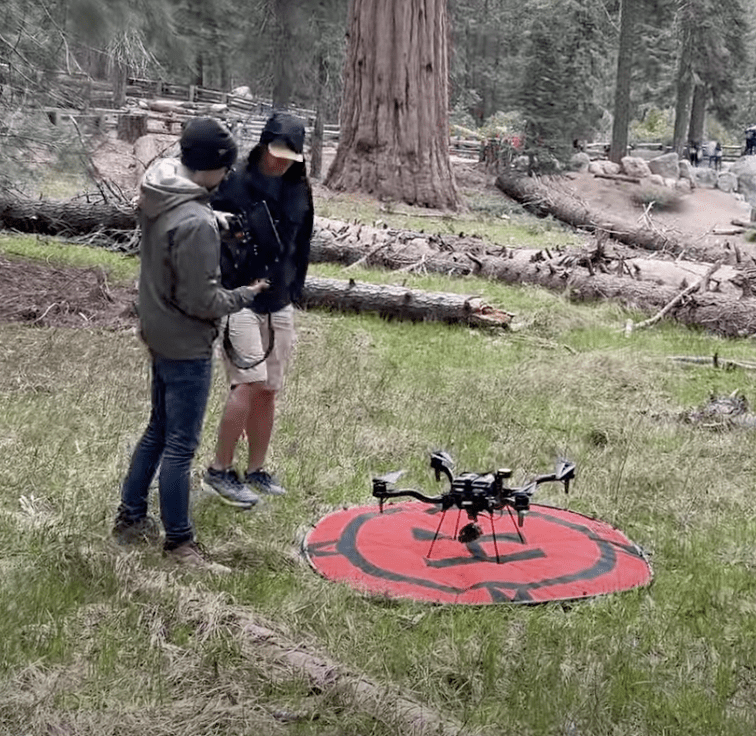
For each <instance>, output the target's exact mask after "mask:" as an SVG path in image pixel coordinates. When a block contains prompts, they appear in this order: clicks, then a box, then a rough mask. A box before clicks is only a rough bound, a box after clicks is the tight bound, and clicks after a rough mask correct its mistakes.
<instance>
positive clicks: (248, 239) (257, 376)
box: [204, 112, 313, 508]
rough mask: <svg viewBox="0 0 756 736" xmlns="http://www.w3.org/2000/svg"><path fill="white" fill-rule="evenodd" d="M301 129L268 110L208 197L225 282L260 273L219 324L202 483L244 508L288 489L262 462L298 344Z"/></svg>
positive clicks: (303, 212) (305, 190)
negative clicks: (242, 451) (223, 393)
mask: <svg viewBox="0 0 756 736" xmlns="http://www.w3.org/2000/svg"><path fill="white" fill-rule="evenodd" d="M304 138H305V130H304V125H303V123H302V122H301V120H299V119H298V118H297V117H295V116H293V115H291V114H289V113H283V112H277V113H274V114H273V115H272V116H271V117H270V118H269V119H268V121H267V122H266V124H265V127H264V129H263V132H262V135H261V136H260V142H259V143H258V145H257V146H255V147H254V148H253V149H252V151H250V154H249V157H248V159H247V162H246V166H244V167H242V168H237V169H235V170H233V171H232V172H231V173H230V174H229V176H228V177H227V178H226V179H225V180H224V181H223V183H222V184H221V186H220V187H219V188H218V191H217V192H216V194H215V195H214V197H213V200H212V204H213V208H214V209H215V210H216V214H217V217H218V220H219V223H220V224H221V227H222V228H223V227H224V226H225V228H226V233H227V234H226V237H224V242H223V245H222V249H221V273H222V283H223V285H224V286H225V287H226V288H234V287H235V285H236V284H245V283H251V282H252V281H254V280H256V279H266V280H267V283H268V288H267V289H265V291H264V292H260V293H259V294H258V295H257V297H255V300H254V302H253V304H252V306H251V308H250V309H243V310H241V311H240V312H238V313H236V314H233V315H229V317H228V319H227V320H226V322H225V324H224V328H223V329H224V339H223V345H224V349H223V362H224V365H225V368H226V373H227V376H228V380H229V386H230V389H229V393H228V398H227V400H226V405H225V408H224V411H223V416H222V417H221V421H220V426H219V429H218V438H217V442H216V448H215V457H214V459H213V461H212V463H211V464H210V467H208V469H207V471H206V472H205V475H204V482H205V484H206V485H207V486H209V487H210V488H211V489H213V490H214V491H215V492H216V493H217V494H218V495H219V496H220V497H221V499H222V500H224V501H226V502H227V503H230V504H232V505H235V506H238V507H240V508H250V507H252V506H254V505H255V504H256V503H257V501H258V500H259V495H258V494H259V493H265V494H268V495H281V494H283V493H285V491H284V489H283V487H282V486H281V484H280V483H279V482H278V480H277V479H276V478H275V477H274V476H272V475H271V474H270V473H269V472H268V471H267V470H265V468H264V465H265V458H266V455H267V452H268V447H269V445H270V440H271V437H272V433H273V425H274V418H275V404H276V395H277V393H278V392H279V391H280V390H281V388H282V386H283V380H284V374H285V371H286V366H287V364H288V362H289V360H290V358H291V354H292V350H293V347H294V342H295V330H294V308H293V304H294V303H296V302H298V301H299V300H300V298H301V295H302V289H303V287H304V282H305V276H306V274H307V267H308V264H309V258H310V237H311V236H312V228H313V204H312V190H311V188H310V184H309V182H308V180H307V174H306V167H305V161H304V155H303V147H304ZM242 434H246V438H247V445H248V456H247V466H246V471H245V473H244V476H243V478H240V477H239V475H238V473H237V472H236V469H235V467H234V451H235V449H236V444H237V442H238V440H239V438H240V437H241V436H242Z"/></svg>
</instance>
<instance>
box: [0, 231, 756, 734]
mask: <svg viewBox="0 0 756 736" xmlns="http://www.w3.org/2000/svg"><path fill="white" fill-rule="evenodd" d="M0 247H2V248H3V250H5V251H11V252H15V253H26V254H27V255H29V256H31V257H36V258H40V257H48V258H52V259H54V260H56V261H57V260H60V259H61V258H65V257H71V256H72V254H73V253H74V251H72V250H71V247H65V246H64V247H59V246H55V245H50V246H49V250H46V248H48V246H46V245H44V244H42V245H38V244H36V245H35V244H34V241H31V240H28V239H13V240H12V242H11V240H5V239H4V240H3V241H2V243H1V244H0ZM39 248H42V252H41V253H40V252H39V251H38V249H39ZM75 254H76V259H77V262H78V259H82V258H84V260H85V261H86V260H87V259H90V258H93V259H96V260H98V261H99V262H101V263H103V264H104V265H106V266H107V267H108V268H110V269H112V270H111V273H114V274H116V273H117V274H118V278H122V279H129V278H133V275H134V273H135V266H136V264H135V262H134V261H130V260H129V259H123V258H122V257H120V256H117V255H115V254H108V253H103V252H101V251H97V252H94V251H86V250H85V249H79V250H76V251H75ZM339 271H340V269H339V268H338V267H335V266H318V267H317V268H314V269H313V270H312V273H314V274H316V275H323V276H338V275H339ZM349 276H350V277H352V278H356V279H363V280H368V279H369V280H372V281H376V282H386V283H393V282H394V279H395V278H396V276H395V275H392V274H391V273H383V272H366V271H362V272H359V271H357V270H356V269H351V270H350V272H349ZM401 278H402V280H403V281H404V282H406V283H407V285H408V286H414V287H416V288H427V289H429V290H433V291H462V292H465V293H476V294H481V295H483V296H484V297H485V298H486V300H487V301H489V302H490V303H492V304H495V305H496V306H499V307H501V308H504V309H506V310H508V311H512V312H515V313H516V314H517V318H516V322H517V324H518V330H517V331H514V332H500V333H499V332H488V331H484V330H476V329H470V328H466V327H458V326H457V327H455V326H444V325H438V324H430V323H427V324H409V323H403V322H398V321H394V322H385V321H383V320H381V319H379V318H378V317H374V316H369V315H362V316H359V315H357V316H346V315H342V314H338V313H329V312H321V311H317V312H316V311H312V312H302V313H299V314H298V325H299V344H298V348H297V353H296V359H295V361H294V363H293V366H292V370H291V373H290V376H289V379H288V383H287V386H286V389H285V392H284V394H283V396H282V400H281V404H280V414H279V417H278V421H277V429H276V435H275V437H274V441H273V447H272V451H271V457H270V461H271V465H272V466H273V467H274V468H275V469H276V471H277V472H278V473H279V474H280V475H281V477H282V478H283V479H284V480H285V483H286V485H287V487H288V488H289V494H288V495H287V496H286V497H284V498H281V499H275V500H270V501H268V502H267V503H265V504H263V505H261V507H259V508H258V509H256V510H254V511H253V512H250V513H240V512H236V511H234V510H231V509H229V508H228V507H226V506H223V505H222V504H220V503H218V502H216V501H214V500H213V499H211V498H208V497H206V496H204V495H203V494H202V493H201V490H200V484H199V477H200V474H201V470H202V468H203V467H204V466H205V464H206V463H207V462H208V461H209V459H210V457H211V453H212V447H213V444H214V438H215V431H216V427H217V422H218V419H219V413H220V410H221V407H222V403H223V401H224V398H225V387H224V382H223V377H222V374H221V371H217V372H216V377H215V383H214V387H213V393H212V396H211V401H210V406H209V409H208V413H207V418H206V424H205V430H204V435H203V442H202V445H201V448H200V451H199V453H198V457H197V460H196V463H195V469H194V473H193V485H194V489H195V491H196V494H195V503H194V512H193V513H194V519H195V523H196V526H197V529H198V533H199V537H200V540H201V541H202V542H203V543H204V544H205V545H206V546H207V547H208V548H209V549H210V550H211V551H212V553H213V554H214V556H215V558H216V559H218V560H219V561H221V562H223V563H225V564H228V565H230V566H232V567H233V568H234V570H235V573H234V574H233V575H232V576H230V577H227V578H222V579H219V578H212V577H201V576H189V575H179V574H176V573H175V572H173V571H172V570H171V569H170V568H169V567H166V564H165V563H164V562H163V560H162V557H161V555H160V550H159V549H146V550H136V551H132V552H129V553H126V552H124V551H123V550H121V549H118V548H115V547H114V546H113V545H112V543H111V541H110V538H109V533H110V527H111V524H112V520H113V515H114V511H115V508H116V505H117V501H118V493H119V483H120V481H121V479H122V477H123V474H124V472H125V469H126V465H127V462H128V458H129V451H130V448H131V447H132V446H133V443H134V442H135V441H136V440H137V439H138V437H139V435H140V433H141V431H142V430H143V429H144V426H145V424H146V420H147V414H148V411H149V370H148V364H147V361H146V356H145V353H144V350H143V348H142V347H141V346H140V344H139V342H138V341H137V339H136V337H135V336H134V335H133V334H131V333H126V332H124V333H109V332H105V331H95V330H83V329H82V330H63V329H47V328H34V327H29V326H24V325H17V324H5V325H0V417H2V419H1V420H0V423H1V426H2V432H0V447H1V448H2V453H1V454H0V477H1V478H2V483H0V550H2V551H0V570H2V573H3V574H2V576H1V577H0V601H2V611H3V615H2V616H0V734H8V735H11V734H12V735H13V736H21V735H23V736H52V735H53V734H55V735H57V734H61V735H63V734H66V735H67V734H76V735H77V736H82V735H86V736H89V734H92V735H93V736H94V734H97V736H142V735H144V736H162V735H163V734H165V735H166V736H167V735H168V734H191V735H192V736H200V735H202V736H204V735H208V736H210V735H211V734H218V735H220V734H223V735H226V734H229V735H230V734H234V735H236V734H253V733H254V734H257V735H261V734H266V735H267V734H279V733H280V734H283V733H285V734H298V735H299V734H302V735H305V734H325V735H327V736H331V735H332V736H342V735H347V734H348V735H350V736H352V735H353V736H368V735H374V736H389V735H392V736H393V735H395V734H397V733H402V732H403V731H402V726H401V723H402V722H403V721H401V719H400V716H399V715H398V714H397V710H396V707H395V705H396V700H397V699H399V698H408V699H411V700H412V701H414V702H416V703H419V704H422V705H423V706H424V707H425V708H427V709H428V712H429V713H433V714H435V716H437V717H438V718H440V719H441V720H442V721H448V722H449V723H450V724H457V726H460V724H461V726H460V728H459V730H457V731H455V730H452V729H450V730H448V731H442V730H440V727H439V728H438V729H436V730H432V729H431V727H430V726H428V728H426V729H425V730H422V729H421V730H418V733H442V732H448V733H460V734H477V733H486V734H518V735H519V736H651V735H659V736H661V735H662V734H665V735H667V736H677V735H680V736H683V735H684V736H714V735H716V736H720V735H721V736H752V735H753V733H754V732H756V706H754V702H755V701H756V669H755V665H754V663H756V616H755V615H754V613H755V609H756V603H755V602H754V601H756V575H755V571H756V549H755V548H754V540H755V538H756V516H755V513H754V512H755V511H756V496H755V495H754V475H755V473H756V461H755V460H754V453H753V448H754V436H753V430H749V429H743V428H740V429H738V428H734V429H726V428H712V427H703V426H700V425H696V424H691V423H688V422H684V421H681V415H682V414H684V413H685V412H687V411H689V410H690V409H693V408H695V407H698V406H700V405H702V404H704V403H706V401H707V400H708V399H709V397H710V396H711V395H717V396H721V395H728V394H730V393H732V392H733V391H736V390H737V391H741V392H742V393H743V394H744V395H745V396H746V397H747V398H748V399H749V400H756V399H755V391H754V389H755V388H756V382H755V381H754V376H753V375H752V374H751V373H749V372H747V371H744V370H730V371H723V370H717V369H714V368H711V367H701V366H690V365H684V364H680V363H677V362H674V361H672V360H670V357H671V356H673V355H696V356H698V355H712V354H713V353H715V352H716V353H718V354H719V356H720V357H721V358H729V359H733V360H740V361H748V360H751V359H752V355H753V352H754V346H753V343H752V342H751V341H747V340H740V341H734V340H722V339H719V338H717V337H714V336H711V335H707V334H705V333H704V332H701V331H694V330H690V329H683V328H681V327H678V326H675V325H672V324H668V323H661V324H658V325H656V326H655V327H653V328H651V329H648V330H641V331H637V332H635V333H634V334H633V335H632V336H631V337H629V338H627V337H625V336H624V334H623V329H622V328H623V326H624V324H625V320H626V319H627V317H628V316H630V317H632V318H634V319H635V318H639V315H635V314H630V315H628V313H626V312H625V311H624V310H622V309H620V308H619V307H617V306H615V305H612V304H600V305H591V306H589V305H575V304H572V303H569V302H568V301H566V300H565V299H563V298H562V297H561V296H559V295H554V294H550V293H547V292H545V291H542V290H539V289H535V288H532V287H521V288H518V287H513V286H504V285H499V284H495V283H491V282H484V281H479V280H473V279H465V280H464V281H460V280H457V281H452V280H449V279H445V278H442V277H436V276H433V277H431V276H412V275H408V274H401ZM436 448H445V449H447V450H449V451H450V452H451V453H452V454H453V455H454V456H455V458H456V459H457V461H458V465H459V466H461V467H460V469H462V468H469V469H484V468H488V467H500V466H502V465H506V466H510V467H512V468H514V469H516V471H517V474H518V477H522V475H527V474H535V473H539V472H543V471H545V470H548V469H549V468H550V467H551V465H552V463H553V460H554V458H555V456H556V455H558V454H562V455H567V456H568V457H570V458H571V459H572V460H573V461H575V462H576V463H577V467H578V476H577V480H576V482H575V484H574V486H573V489H572V491H571V494H570V496H569V497H567V498H565V497H564V495H563V494H561V491H560V490H559V489H558V488H557V487H556V486H555V487H553V488H552V487H548V486H545V487H543V489H542V490H539V493H538V497H537V499H536V500H538V501H543V502H546V503H553V504H554V505H558V506H565V505H566V506H568V507H569V508H570V509H573V510H575V511H578V512H581V513H583V514H587V515H591V516H597V517H599V518H601V519H603V520H605V521H607V522H609V523H611V524H614V525H616V526H617V527H619V528H620V529H622V530H623V531H624V532H625V533H626V534H627V535H628V536H629V537H630V538H631V539H632V540H633V541H634V542H636V543H637V544H639V545H640V546H641V547H642V548H643V549H644V550H645V551H646V552H647V554H648V555H649V559H650V561H651V564H652V566H653V570H654V576H655V577H654V582H653V583H652V585H651V586H649V587H648V588H644V589H639V590H633V591H630V592H625V593H620V594H616V595H609V596H605V597H600V598H595V599H591V600H586V601H581V602H573V603H568V604H561V603H558V604H545V605H539V606H516V605H506V604H504V605H492V606H483V607H464V606H457V607H455V606H441V605H427V604H421V603H416V602H412V601H390V600H386V599H374V598H369V597H365V596H362V595H361V594H359V593H357V592H356V591H355V590H353V589H351V588H349V587H347V586H343V585H340V584H334V583H330V582H328V581H326V580H324V579H322V578H321V577H319V576H318V575H317V574H316V573H314V572H313V571H312V569H311V568H310V567H309V566H308V565H306V564H304V563H302V562H301V561H299V560H298V542H299V540H300V539H301V536H302V534H303V532H305V531H306V530H307V529H309V528H310V527H311V526H312V525H313V524H314V523H315V522H317V520H318V519H319V518H321V516H322V515H323V514H324V513H326V512H328V511H330V510H333V509H335V508H338V507H340V506H342V505H355V504H367V503H371V502H372V499H371V496H370V482H369V481H370V477H371V475H372V474H379V473H383V472H386V471H388V470H393V469H396V468H400V467H401V468H406V469H407V470H408V475H407V479H408V482H409V483H416V484H426V485H427V484H428V481H429V480H430V474H429V471H428V469H427V456H428V452H429V451H430V450H433V449H436ZM255 627H258V629H255ZM255 631H257V632H258V634H259V631H265V632H273V633H274V634H275V647H273V644H272V643H271V642H268V644H270V646H268V645H266V641H267V640H264V639H261V638H259V636H256V635H255ZM295 652H307V653H309V654H311V655H312V656H313V657H316V658H318V659H322V660H323V661H326V662H329V663H330V664H331V665H333V666H334V668H335V670H336V671H337V672H338V673H342V674H343V675H344V677H347V674H348V675H349V676H354V677H363V678H365V680H366V681H370V682H371V683H373V684H375V685H376V686H377V687H379V688H381V690H380V692H382V693H383V696H382V699H381V698H378V699H377V700H376V699H374V698H371V697H368V696H367V695H366V694H365V692H364V691H361V690H360V689H359V688H358V687H351V686H347V685H346V684H345V682H344V681H343V679H342V680H340V679H339V678H338V677H334V678H332V679H331V680H330V681H329V680H327V679H326V682H325V684H323V683H320V684H319V685H318V686H317V687H315V686H313V682H312V678H311V677H308V676H306V674H305V673H304V672H303V670H302V668H297V666H295V665H294V664H292V659H291V656H290V655H291V654H292V653H295ZM329 683H330V684H329Z"/></svg>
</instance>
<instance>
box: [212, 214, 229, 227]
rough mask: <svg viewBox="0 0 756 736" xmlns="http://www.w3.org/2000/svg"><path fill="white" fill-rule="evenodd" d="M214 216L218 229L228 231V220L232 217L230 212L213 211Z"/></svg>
mask: <svg viewBox="0 0 756 736" xmlns="http://www.w3.org/2000/svg"><path fill="white" fill-rule="evenodd" d="M213 214H214V215H215V221H216V222H217V223H218V227H219V228H220V229H221V230H228V228H229V222H228V221H229V220H230V219H231V218H232V217H233V215H232V214H231V213H230V212H221V211H220V210H213Z"/></svg>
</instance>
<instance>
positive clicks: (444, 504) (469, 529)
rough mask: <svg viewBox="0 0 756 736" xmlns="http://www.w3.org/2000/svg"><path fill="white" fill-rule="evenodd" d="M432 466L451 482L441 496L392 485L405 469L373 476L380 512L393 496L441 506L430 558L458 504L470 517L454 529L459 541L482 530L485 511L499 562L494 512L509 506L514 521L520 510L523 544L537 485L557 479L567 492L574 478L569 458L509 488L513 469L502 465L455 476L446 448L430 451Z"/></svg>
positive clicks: (466, 541)
mask: <svg viewBox="0 0 756 736" xmlns="http://www.w3.org/2000/svg"><path fill="white" fill-rule="evenodd" d="M430 466H431V469H432V470H433V471H434V473H435V476H436V481H437V482H440V481H441V475H442V474H443V475H445V476H446V478H447V480H448V481H449V490H448V491H447V492H446V493H442V494H440V495H438V496H428V495H426V494H425V493H422V492H421V491H416V490H412V489H396V488H389V486H393V485H394V484H395V483H396V482H397V481H398V480H399V478H400V477H401V476H402V475H403V474H404V471H403V470H397V471H395V472H393V473H388V474H386V475H383V476H381V477H380V478H373V496H375V497H376V498H377V499H378V501H379V505H380V510H381V513H383V505H384V502H385V501H386V499H391V498H407V497H410V498H416V499H417V500H418V501H423V502H424V503H429V504H433V505H435V506H440V507H441V511H442V514H441V520H440V521H439V524H438V528H437V529H436V533H435V534H434V536H433V540H432V541H431V545H430V549H429V550H428V557H430V555H431V552H432V551H433V545H434V544H435V542H436V539H437V538H438V534H439V531H440V530H441V525H442V524H443V522H444V517H445V516H446V512H447V511H448V510H449V509H450V508H453V507H456V508H458V509H459V513H460V516H461V514H462V512H463V511H464V512H466V513H467V518H468V519H469V523H468V524H466V525H465V526H463V527H462V528H461V529H459V530H458V531H457V530H456V529H455V532H454V536H455V538H456V539H457V541H459V542H462V543H463V544H469V543H470V542H474V541H475V540H476V539H478V538H479V537H480V536H481V534H482V533H483V531H482V530H481V528H480V526H479V525H478V523H477V522H478V516H479V515H480V514H483V513H486V514H488V515H489V516H490V517H491V533H492V537H493V543H494V550H495V552H496V561H497V562H499V549H498V546H497V544H496V533H495V531H494V525H493V512H494V511H501V510H502V509H504V508H506V509H507V512H508V513H509V515H510V518H512V521H513V522H514V517H513V515H512V512H513V511H515V512H516V513H517V524H516V525H515V530H516V531H517V534H518V535H519V537H520V541H521V542H523V543H524V542H525V540H524V538H523V536H522V533H521V532H520V527H522V525H523V523H524V521H525V515H526V514H527V513H528V511H529V510H530V499H531V497H532V496H533V494H534V493H535V490H536V488H537V487H538V486H539V485H540V484H541V483H548V482H551V481H558V482H560V483H562V484H563V485H564V492H565V493H569V490H570V481H572V480H573V479H574V478H575V463H572V462H570V461H568V460H559V461H558V462H557V464H556V468H555V470H554V472H553V473H549V474H546V475H539V476H536V477H535V478H534V479H533V480H531V481H529V482H528V483H526V484H525V485H523V486H518V487H514V488H508V487H506V486H505V485H504V481H505V480H506V479H508V478H511V477H512V471H511V470H510V469H508V468H500V469H499V470H496V471H494V472H489V473H462V474H461V475H458V476H454V475H453V473H452V468H453V467H454V460H452V458H451V456H450V455H449V453H447V452H445V451H443V450H440V451H437V452H434V453H432V454H431V458H430ZM458 523H459V522H458Z"/></svg>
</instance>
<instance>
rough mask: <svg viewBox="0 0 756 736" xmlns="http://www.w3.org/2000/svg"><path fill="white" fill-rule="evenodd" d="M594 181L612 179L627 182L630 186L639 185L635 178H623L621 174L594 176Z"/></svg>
mask: <svg viewBox="0 0 756 736" xmlns="http://www.w3.org/2000/svg"><path fill="white" fill-rule="evenodd" d="M593 176H594V177H595V178H596V179H614V180H615V181H628V182H630V183H631V184H640V182H641V180H640V179H639V178H638V177H637V176H624V175H623V174H594V175H593Z"/></svg>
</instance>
